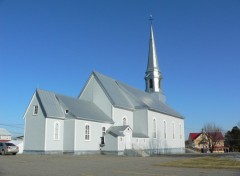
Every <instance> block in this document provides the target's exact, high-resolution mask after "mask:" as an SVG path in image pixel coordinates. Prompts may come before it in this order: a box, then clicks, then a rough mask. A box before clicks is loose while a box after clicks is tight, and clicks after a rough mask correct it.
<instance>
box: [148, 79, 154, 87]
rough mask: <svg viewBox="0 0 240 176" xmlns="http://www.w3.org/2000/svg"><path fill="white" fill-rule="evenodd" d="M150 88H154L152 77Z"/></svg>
mask: <svg viewBox="0 0 240 176" xmlns="http://www.w3.org/2000/svg"><path fill="white" fill-rule="evenodd" d="M149 88H151V89H152V88H153V80H152V79H150V80H149Z"/></svg>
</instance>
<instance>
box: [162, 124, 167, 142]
mask: <svg viewBox="0 0 240 176" xmlns="http://www.w3.org/2000/svg"><path fill="white" fill-rule="evenodd" d="M163 133H164V139H167V124H166V121H163Z"/></svg>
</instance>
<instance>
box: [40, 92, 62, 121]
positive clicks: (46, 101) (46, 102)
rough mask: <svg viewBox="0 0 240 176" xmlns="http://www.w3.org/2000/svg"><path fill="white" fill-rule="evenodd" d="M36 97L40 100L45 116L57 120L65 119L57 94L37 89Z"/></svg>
mask: <svg viewBox="0 0 240 176" xmlns="http://www.w3.org/2000/svg"><path fill="white" fill-rule="evenodd" d="M36 95H37V98H38V99H39V100H40V105H41V106H42V109H43V113H44V114H45V116H47V117H56V118H63V117H64V116H65V115H64V111H63V109H62V108H61V106H59V102H58V100H57V97H56V95H55V93H53V92H49V91H45V90H41V89H37V90H36Z"/></svg>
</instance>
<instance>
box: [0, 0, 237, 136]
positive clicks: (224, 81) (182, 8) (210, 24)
mask: <svg viewBox="0 0 240 176" xmlns="http://www.w3.org/2000/svg"><path fill="white" fill-rule="evenodd" d="M150 14H152V15H153V18H154V20H153V28H154V35H155V42H156V47H157V53H158V59H159V67H160V69H161V72H162V74H163V77H164V79H163V81H162V88H163V91H164V94H165V95H166V96H167V103H168V104H169V105H171V106H172V107H173V108H175V109H176V110H177V111H178V112H180V113H181V114H182V115H184V116H185V133H186V134H188V133H189V132H191V131H192V132H196V131H200V130H201V128H202V126H203V125H204V124H205V123H208V122H214V123H215V124H216V125H218V126H220V127H222V128H223V129H224V130H229V129H231V128H232V127H233V126H235V125H236V124H237V123H238V122H239V121H240V106H239V105H240V103H239V102H240V92H239V90H240V78H239V77H240V32H239V31H240V20H239V19H240V1H239V0H230V1H229V0H201V1H200V0H199V1H192V0H182V1H179V0H150V1H149V0H138V1H137V0H135V1H133V0H102V1H97V0H95V1H93V0H64V1H63V0H36V1H32V0H21V1H19V0H0V61H1V63H0V127H4V128H7V129H8V130H9V131H11V132H12V133H14V134H15V135H18V134H20V133H22V132H23V124H24V121H23V115H24V112H25V110H26V108H27V106H28V104H29V102H30V100H31V97H32V95H33V93H34V91H35V89H36V88H41V89H45V90H49V91H54V92H57V93H60V94H65V95H69V96H74V97H76V96H77V95H78V94H79V93H80V91H81V90H82V88H83V86H84V84H85V83H86V81H87V79H88V77H89V75H90V74H91V72H92V71H93V70H96V71H99V72H101V73H103V74H105V75H108V76H110V77H112V78H115V79H117V80H120V81H122V82H125V83H127V84H129V85H131V86H133V87H136V88H138V89H141V90H144V88H145V81H144V76H145V71H146V67H147V56H148V42H149V21H148V18H149V15H150Z"/></svg>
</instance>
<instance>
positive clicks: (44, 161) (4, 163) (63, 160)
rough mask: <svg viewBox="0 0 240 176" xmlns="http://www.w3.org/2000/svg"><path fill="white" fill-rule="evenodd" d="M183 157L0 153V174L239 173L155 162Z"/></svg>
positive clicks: (207, 175)
mask: <svg viewBox="0 0 240 176" xmlns="http://www.w3.org/2000/svg"><path fill="white" fill-rule="evenodd" d="M185 157H189V156H158V157H145V158H143V157H121V156H106V155H94V156H77V155H17V156H11V155H9V156H1V155H0V176H27V175H29V176H48V175H49V176H55V175H56V176H123V175H124V176H125V175H128V176H193V175H194V176H200V175H202V176H219V175H227V176H240V170H224V169H195V168H174V167H161V166H155V164H157V163H160V162H166V161H172V160H178V159H183V158H185ZM193 157H194V156H193Z"/></svg>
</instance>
